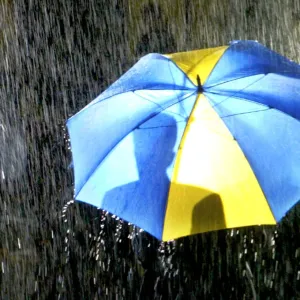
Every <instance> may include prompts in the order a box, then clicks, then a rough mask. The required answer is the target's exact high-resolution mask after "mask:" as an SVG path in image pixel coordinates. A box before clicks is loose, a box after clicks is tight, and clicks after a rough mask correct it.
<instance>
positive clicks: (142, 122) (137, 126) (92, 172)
mask: <svg viewBox="0 0 300 300" xmlns="http://www.w3.org/2000/svg"><path fill="white" fill-rule="evenodd" d="M193 94H196V91H195V92H194V93H192V94H191V95H190V96H192V95H193ZM185 99H186V97H184V98H182V99H181V100H179V101H177V102H176V103H173V104H171V105H169V106H167V107H165V108H163V107H162V109H161V110H160V111H159V112H156V113H154V114H151V115H150V116H148V117H147V118H146V119H145V120H143V121H141V122H139V123H138V124H137V125H136V126H135V127H133V128H132V129H130V131H129V132H128V133H126V134H125V135H124V136H122V137H121V138H120V139H119V140H118V141H117V142H116V143H115V145H113V146H112V147H111V148H110V149H109V150H108V151H107V153H106V154H105V155H104V157H103V158H102V159H101V160H100V161H99V162H98V163H97V165H96V167H95V168H94V169H93V170H92V171H91V172H90V173H89V175H88V176H87V179H86V181H85V182H87V181H88V180H89V178H91V176H92V175H93V174H94V173H95V172H96V170H97V169H98V168H99V167H100V165H101V164H102V163H103V162H104V161H105V159H106V158H107V157H108V155H109V153H111V151H112V150H113V149H114V148H116V147H117V146H118V145H119V144H120V142H121V141H122V140H124V138H125V137H126V136H128V134H130V133H131V132H133V131H134V130H136V129H140V128H139V127H140V126H141V125H142V124H144V123H145V122H147V121H149V120H150V119H152V118H154V117H155V116H157V115H158V114H160V113H161V112H162V111H164V110H166V109H168V108H169V107H172V106H173V105H175V104H177V103H179V102H181V101H184V100H185ZM84 185H85V184H83V186H82V187H81V189H80V190H79V191H78V192H76V195H79V194H80V192H81V190H82V189H83V187H84Z"/></svg>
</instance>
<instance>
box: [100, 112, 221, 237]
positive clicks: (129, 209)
mask: <svg viewBox="0 0 300 300" xmlns="http://www.w3.org/2000/svg"><path fill="white" fill-rule="evenodd" d="M182 124H184V123H177V121H176V119H175V118H174V116H172V114H171V113H167V112H161V113H159V114H158V115H156V116H155V117H153V118H150V119H149V120H148V121H147V122H145V123H144V124H143V125H141V126H139V127H138V128H136V129H135V130H134V131H133V132H132V133H130V135H131V137H132V139H133V149H134V158H135V163H136V166H130V168H136V172H137V174H138V180H135V181H131V182H128V180H127V182H128V183H126V184H123V185H120V186H116V187H114V188H112V189H111V190H109V191H107V192H106V193H105V195H104V198H103V202H102V205H101V207H102V208H103V209H105V210H107V211H109V212H111V213H112V214H115V215H117V216H118V217H120V218H122V219H124V220H126V221H128V222H130V223H133V224H135V225H137V226H138V227H140V228H143V229H144V230H145V231H147V232H149V233H151V234H152V235H154V236H155V237H157V238H158V239H161V238H162V233H163V229H164V225H167V226H169V227H171V228H175V227H178V224H179V221H180V220H181V221H182V222H190V224H191V225H190V226H191V228H190V232H186V230H185V231H184V232H183V231H182V236H183V235H187V234H189V233H191V234H196V233H199V232H205V231H210V230H217V229H223V228H226V222H225V218H224V211H223V205H222V200H221V198H220V197H219V195H218V194H217V193H216V192H213V191H210V190H207V189H204V188H202V187H200V186H193V185H188V184H181V183H178V182H173V183H172V186H173V189H175V190H176V193H175V197H176V198H177V199H174V198H173V200H175V202H172V203H167V202H168V200H169V197H170V185H171V176H172V174H168V173H172V169H173V166H174V162H175V152H177V149H178V147H179V143H180V140H181V138H182V133H183V129H184V127H185V125H182ZM180 131H181V134H179V132H180ZM168 168H169V170H170V172H168ZM191 168H192V166H191ZM120 170H121V169H120ZM119 172H121V171H119V170H118V169H115V170H112V174H111V176H118V175H120V174H119ZM122 172H123V174H121V177H122V178H123V177H124V178H125V179H124V180H123V182H126V176H127V174H126V173H125V174H124V168H123V171H122ZM126 172H127V171H126ZM130 172H131V171H130V170H129V169H128V173H130ZM199 172H201V170H199ZM114 174H115V175H114ZM171 192H172V191H171ZM187 201H189V202H190V203H189V204H186V202H187ZM167 205H168V209H170V210H173V209H175V210H176V209H177V208H176V207H175V206H177V207H178V206H180V207H181V206H182V208H180V209H179V210H178V209H177V211H179V213H180V214H182V215H180V216H179V215H176V216H172V217H171V218H168V216H167V215H166V214H168V210H167ZM179 218H180V220H179ZM179 225H180V224H179ZM187 226H189V225H187ZM179 227H181V226H179ZM175 230H179V231H180V228H177V229H175ZM179 234H181V232H180V233H179Z"/></svg>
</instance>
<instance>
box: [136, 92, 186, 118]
mask: <svg viewBox="0 0 300 300" xmlns="http://www.w3.org/2000/svg"><path fill="white" fill-rule="evenodd" d="M135 92H136V91H133V93H135ZM138 96H139V97H140V98H141V99H143V100H146V101H148V102H151V103H153V104H155V105H157V106H158V107H159V108H161V110H162V111H163V110H164V109H165V108H164V107H163V106H161V105H160V104H158V103H156V102H154V101H152V100H150V99H147V98H146V97H144V96H141V95H138ZM177 99H178V102H176V103H174V104H172V105H175V104H177V103H179V102H181V101H182V100H184V99H182V100H180V98H179V97H177ZM172 105H171V106H172ZM172 114H174V115H178V116H180V117H182V118H183V119H185V118H187V117H185V116H182V115H181V114H179V113H175V112H172Z"/></svg>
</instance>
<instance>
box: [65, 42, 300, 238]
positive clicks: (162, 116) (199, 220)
mask: <svg viewBox="0 0 300 300" xmlns="http://www.w3.org/2000/svg"><path fill="white" fill-rule="evenodd" d="M67 127H68V131H69V134H70V140H71V148H72V155H73V163H74V176H75V199H77V200H79V201H83V202H86V203H89V204H91V205H94V206H97V207H100V208H102V209H104V210H107V211H109V212H110V213H112V214H115V215H117V216H119V217H120V218H122V219H124V220H126V221H128V222H130V223H133V224H135V225H137V226H139V227H141V228H143V229H144V230H145V231H147V232H149V233H150V234H152V235H154V236H155V237H157V238H158V239H161V240H170V239H175V238H178V237H182V236H186V235H190V234H195V233H200V232H206V231H211V230H218V229H224V228H234V227H241V226H249V225H259V224H276V222H278V221H279V220H280V219H281V218H282V217H284V215H285V214H286V212H287V211H288V210H289V209H290V208H291V207H292V206H294V205H295V204H296V203H297V202H298V200H299V199H300V66H299V65H297V64H296V63H293V62H291V61H290V60H288V59H287V58H284V57H282V56H280V55H279V54H277V53H275V52H273V51H271V50H269V49H267V48H265V47H264V46H262V45H261V44H259V43H257V42H254V41H235V42H232V43H231V44H230V45H229V46H224V47H218V48H210V49H204V50H196V51H190V52H182V53H175V54H170V55H161V54H149V55H147V56H145V57H143V58H142V59H140V60H139V61H138V62H137V63H136V64H135V65H134V66H133V67H132V68H131V69H130V70H129V71H128V72H126V73H125V74H124V75H123V76H122V77H121V78H120V79H119V80H118V81H116V82H115V83H114V84H112V85H111V86H110V87H109V88H108V89H107V90H106V91H104V92H103V93H102V94H101V95H100V96H99V97H98V98H96V99H95V100H94V101H92V102H91V103H90V104H89V105H87V106H86V107H85V108H84V109H82V110H81V111H80V112H78V113H77V114H76V115H74V116H73V117H71V118H70V119H69V120H68V122H67Z"/></svg>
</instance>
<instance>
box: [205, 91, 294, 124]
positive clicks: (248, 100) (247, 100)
mask: <svg viewBox="0 0 300 300" xmlns="http://www.w3.org/2000/svg"><path fill="white" fill-rule="evenodd" d="M211 94H216V95H219V94H218V93H211ZM206 96H207V97H208V95H206ZM208 98H209V97H208ZM229 98H235V99H238V100H240V101H245V102H250V103H255V104H257V105H260V106H263V107H267V108H266V109H261V110H257V111H253V112H260V111H266V110H271V109H273V110H276V111H278V112H279V113H282V114H284V115H286V116H287V117H290V118H292V119H294V120H295V121H297V122H299V123H300V120H299V119H297V118H295V117H293V116H291V115H289V114H288V113H286V112H284V111H282V110H280V109H278V108H276V107H270V106H268V105H266V104H263V103H259V102H256V101H253V100H250V99H243V98H239V97H235V96H234V95H231V96H228V97H227V98H226V99H225V100H228V99H229ZM225 100H224V101H225ZM224 101H222V102H224ZM218 104H221V102H220V103H217V104H216V105H214V106H212V107H213V108H214V107H216V106H217V105H218ZM245 113H251V112H245ZM245 113H238V114H236V115H239V114H245ZM231 116H234V114H232V115H228V116H224V117H221V116H220V118H225V117H231Z"/></svg>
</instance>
